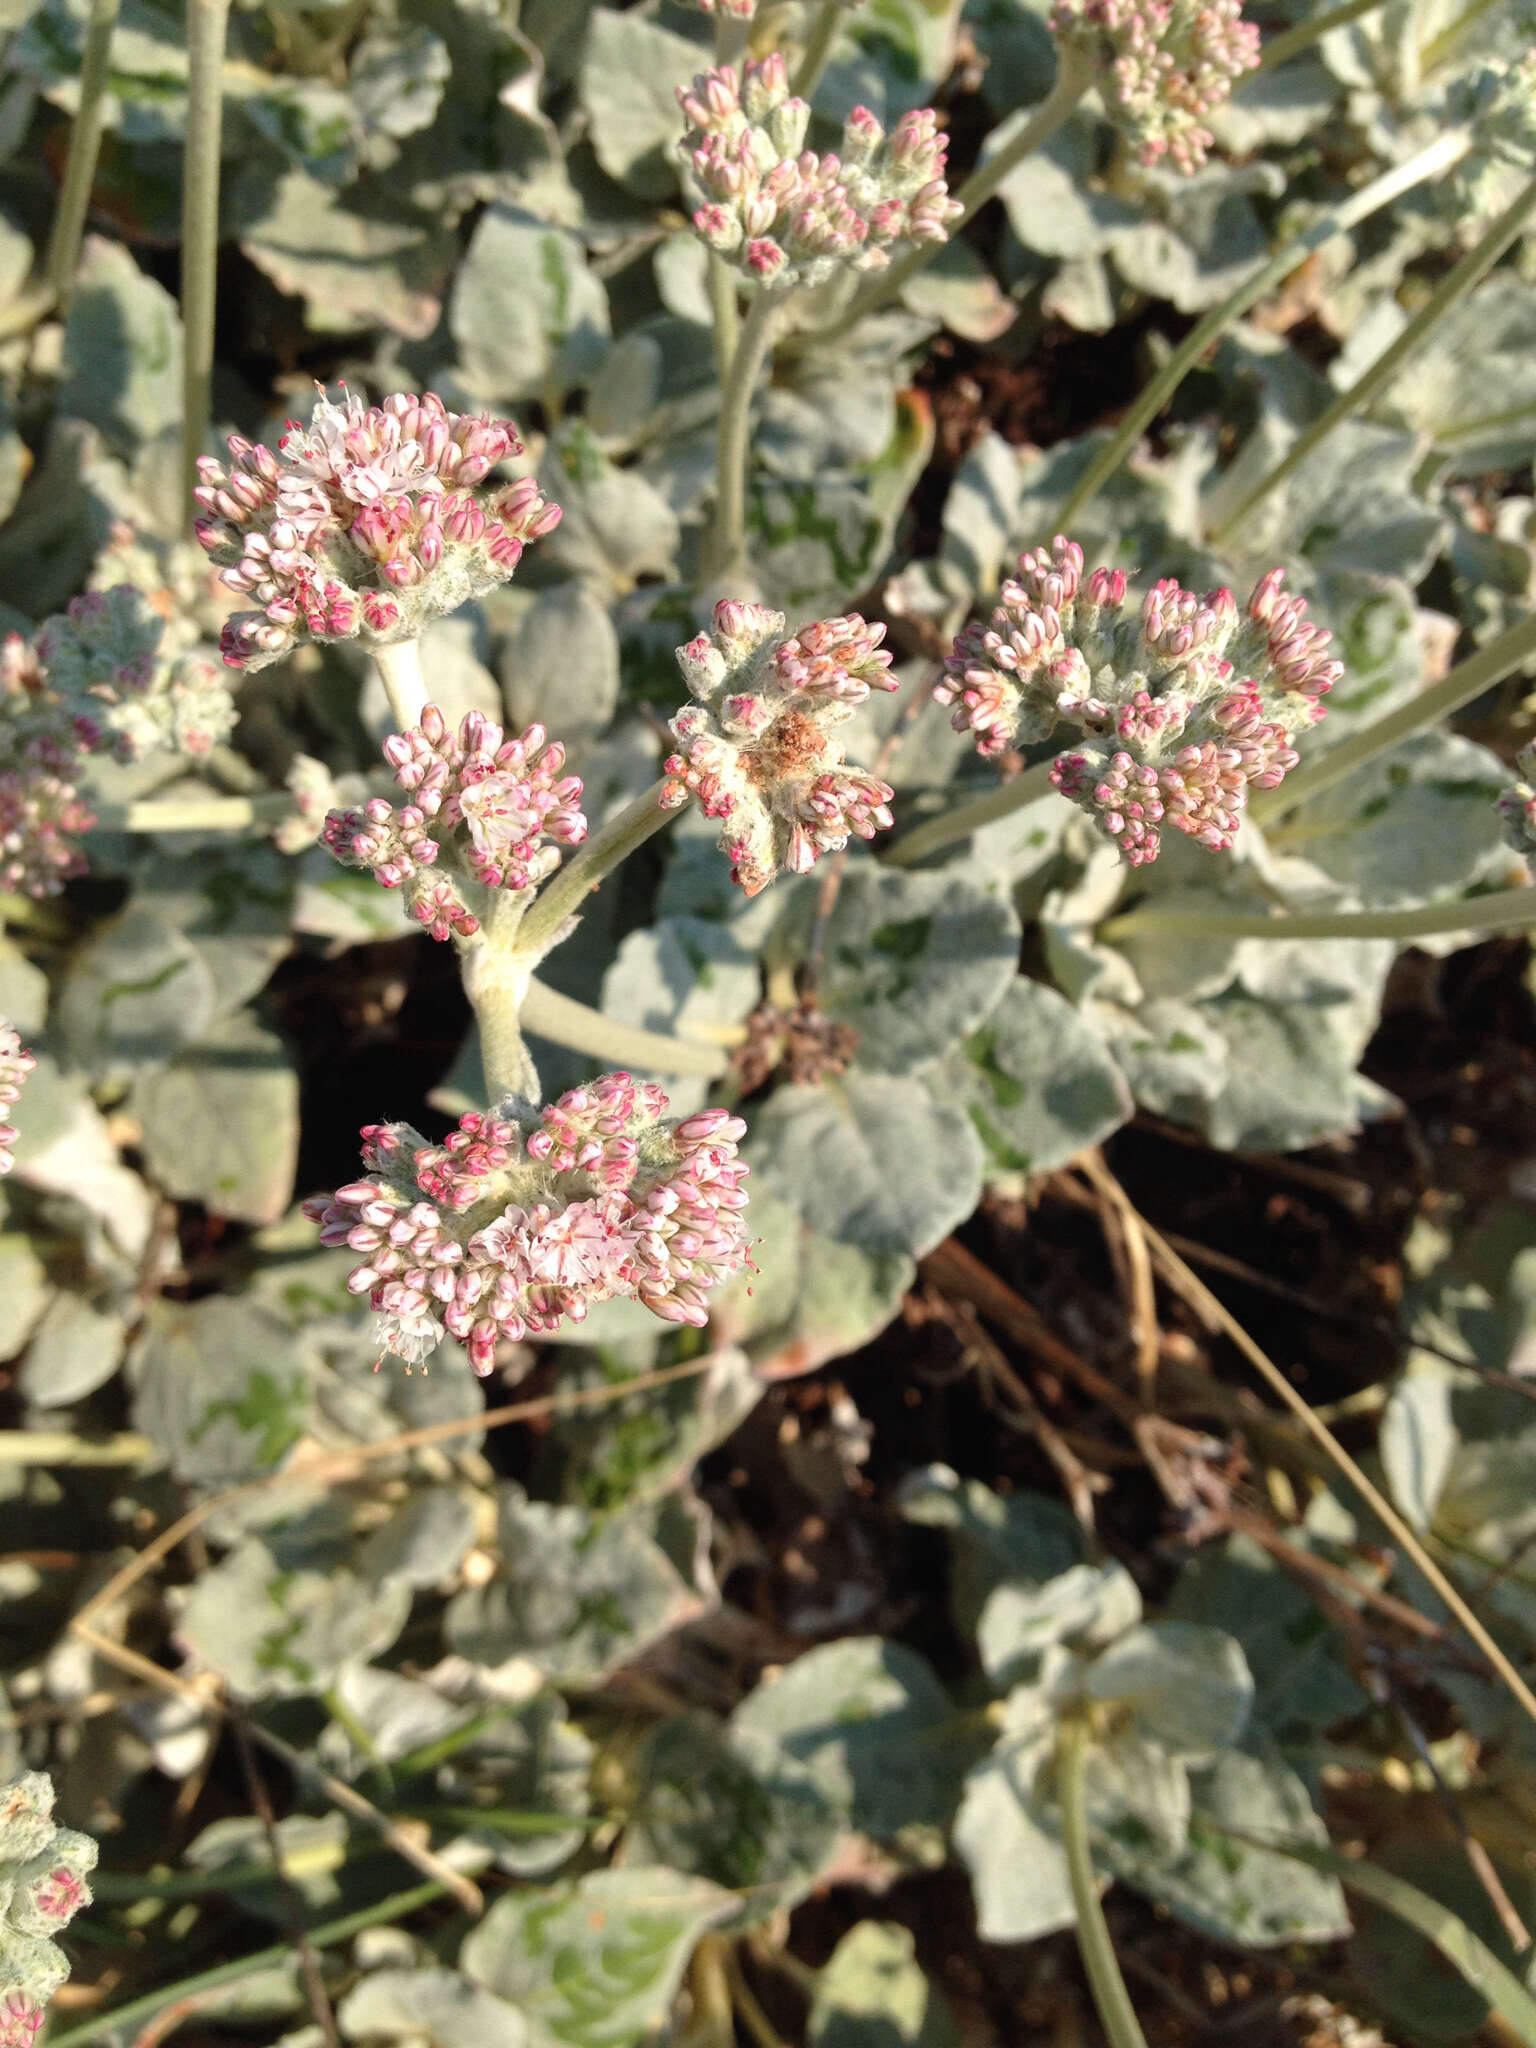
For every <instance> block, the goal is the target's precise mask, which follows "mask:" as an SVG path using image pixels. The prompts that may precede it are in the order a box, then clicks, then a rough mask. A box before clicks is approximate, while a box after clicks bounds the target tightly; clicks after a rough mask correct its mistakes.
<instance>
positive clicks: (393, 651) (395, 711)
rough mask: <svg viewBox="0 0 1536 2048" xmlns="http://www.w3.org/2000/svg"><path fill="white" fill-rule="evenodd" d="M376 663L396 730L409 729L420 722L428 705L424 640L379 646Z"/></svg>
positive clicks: (374, 661) (405, 730) (374, 662)
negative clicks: (422, 663)
mask: <svg viewBox="0 0 1536 2048" xmlns="http://www.w3.org/2000/svg"><path fill="white" fill-rule="evenodd" d="M373 665H374V667H375V668H376V669H377V670H378V672H379V681H380V682H381V683H382V684H383V685H384V694H385V696H386V697H387V698H388V699H389V715H390V717H391V718H392V719H393V720H394V721H395V730H396V732H409V731H410V729H411V727H412V726H413V725H420V723H421V714H422V712H423V711H425V710H426V708H427V684H426V678H425V677H424V676H423V675H422V672H421V643H420V641H418V640H394V641H391V642H390V644H389V645H388V646H386V647H375V648H374V650H373Z"/></svg>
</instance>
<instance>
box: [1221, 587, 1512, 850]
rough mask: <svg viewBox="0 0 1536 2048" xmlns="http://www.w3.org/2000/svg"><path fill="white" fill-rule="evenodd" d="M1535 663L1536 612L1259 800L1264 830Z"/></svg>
mask: <svg viewBox="0 0 1536 2048" xmlns="http://www.w3.org/2000/svg"><path fill="white" fill-rule="evenodd" d="M1533 658H1536V613H1533V614H1532V615H1531V616H1530V617H1528V618H1524V619H1518V620H1517V621H1516V622H1515V624H1514V625H1513V626H1509V627H1506V628H1505V630H1504V631H1503V632H1502V633H1500V634H1499V636H1498V638H1497V639H1495V640H1490V641H1489V642H1488V645H1487V646H1486V647H1481V648H1479V649H1478V651H1477V653H1476V654H1471V655H1468V657H1467V659H1466V660H1465V661H1462V662H1458V663H1457V665H1456V666H1455V668H1453V669H1452V670H1451V672H1450V674H1449V675H1448V676H1447V677H1446V678H1445V680H1444V681H1443V682H1439V683H1435V684H1434V685H1433V686H1432V687H1431V688H1430V689H1427V690H1421V691H1420V693H1419V695H1418V696H1417V697H1415V698H1413V699H1412V701H1411V702H1409V703H1407V704H1403V705H1401V706H1399V708H1398V709H1397V710H1396V711H1389V712H1388V713H1387V715H1386V716H1385V718H1378V719H1377V720H1376V721H1375V723H1374V724H1372V725H1367V726H1363V727H1362V728H1361V730H1360V731H1359V732H1356V733H1351V734H1350V736H1349V738H1348V739H1347V740H1340V742H1339V744H1338V745H1337V746H1336V747H1330V748H1329V750H1328V752H1327V753H1326V754H1320V755H1319V756H1318V758H1317V759H1316V760H1315V761H1308V762H1307V763H1306V764H1305V766H1303V767H1301V768H1298V769H1297V770H1296V772H1295V773H1294V774H1293V775H1288V776H1287V777H1286V779H1285V781H1284V782H1283V783H1282V784H1281V786H1280V787H1279V788H1278V789H1274V790H1267V791H1266V792H1265V793H1264V794H1263V795H1262V796H1260V797H1257V798H1255V800H1254V802H1253V804H1252V805H1251V806H1250V815H1251V816H1252V817H1253V818H1254V819H1255V820H1256V821H1257V822H1258V823H1259V824H1261V825H1262V824H1264V823H1265V822H1266V821H1267V820H1269V819H1272V818H1278V817H1283V816H1284V815H1285V814H1286V813H1287V812H1290V811H1294V810H1295V809H1296V807H1297V806H1298V804H1302V803H1305V802H1306V801H1307V799H1308V798H1309V797H1314V796H1320V795H1321V794H1322V792H1323V791H1324V790H1325V789H1332V788H1333V786H1334V784H1335V783H1338V782H1342V781H1344V780H1345V779H1346V777H1348V776H1350V775H1353V774H1354V773H1355V771H1356V769H1358V768H1363V767H1364V766H1365V764H1366V763H1367V762H1368V761H1374V760H1375V759H1376V757H1377V756H1378V755H1379V754H1385V753H1387V752H1388V751H1389V750H1390V749H1391V748H1393V747H1396V746H1401V744H1402V743H1403V741H1404V740H1407V739H1412V738H1413V736H1414V734H1415V733H1418V732H1423V731H1425V730H1426V728H1427V727H1429V726H1432V725H1438V724H1439V722H1440V720H1441V719H1442V718H1449V717H1450V715H1451V713H1452V712H1453V711H1459V710H1460V709H1461V707H1462V706H1463V704H1470V703H1471V701H1472V699H1473V698H1474V697H1480V696H1481V695H1482V693H1483V691H1484V690H1490V689H1492V687H1493V685H1494V684H1495V683H1499V682H1502V681H1503V680H1504V678H1505V676H1507V675H1511V674H1513V672H1514V671H1515V670H1516V669H1517V668H1520V667H1522V666H1523V665H1524V664H1525V663H1526V662H1528V661H1530V660H1532V659H1533Z"/></svg>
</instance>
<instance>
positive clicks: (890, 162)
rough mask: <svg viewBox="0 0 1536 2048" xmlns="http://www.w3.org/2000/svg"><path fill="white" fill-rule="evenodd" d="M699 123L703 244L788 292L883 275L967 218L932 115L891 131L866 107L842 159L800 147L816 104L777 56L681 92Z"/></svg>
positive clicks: (850, 130)
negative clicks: (904, 250) (850, 274)
mask: <svg viewBox="0 0 1536 2048" xmlns="http://www.w3.org/2000/svg"><path fill="white" fill-rule="evenodd" d="M678 103H679V105H680V106H681V107H682V110H683V112H684V114H686V115H687V117H688V120H689V122H690V123H691V124H692V125H691V126H690V128H689V130H688V133H687V134H686V135H685V136H684V138H683V142H682V145H681V146H682V151H683V155H684V158H685V161H686V163H687V165H688V168H689V172H690V175H691V180H692V183H693V185H694V187H695V188H696V190H697V192H698V193H699V194H700V195H701V197H702V204H700V205H699V206H698V207H696V209H695V211H694V215H693V224H694V227H695V229H696V230H697V232H698V234H699V235H700V237H701V239H702V240H703V241H704V242H705V243H707V244H708V246H709V247H710V248H711V249H713V250H714V251H715V253H716V255H718V256H723V257H724V258H725V259H726V260H727V262H729V263H731V264H733V265H734V266H735V267H736V268H737V269H738V270H740V271H742V272H743V273H744V274H745V275H747V276H749V277H753V278H755V279H757V280H758V282H759V283H761V284H767V285H775V286H778V287H780V288H781V289H786V290H787V289H788V288H790V287H791V286H794V285H809V284H820V283H822V282H823V281H824V280H825V279H827V278H829V277H830V276H831V275H832V274H833V272H834V271H835V270H836V269H838V268H839V267H840V266H845V267H847V268H850V269H853V270H876V269H880V268H882V267H883V266H884V265H885V264H887V263H889V262H890V260H891V255H892V252H893V251H894V250H896V249H898V248H900V247H901V246H902V245H904V244H905V245H912V244H918V243H936V242H943V241H946V240H947V239H948V237H949V226H950V222H951V221H953V220H955V219H956V218H957V217H958V215H959V213H960V211H961V208H960V205H959V203H958V201H956V200H954V199H952V198H951V197H950V196H949V188H948V186H947V185H946V184H945V182H944V164H945V157H946V149H947V145H946V142H945V138H944V136H943V134H942V133H941V132H940V130H939V127H938V117H937V115H936V114H935V113H934V111H933V109H932V108H931V107H922V108H915V109H913V111H911V112H910V113H906V114H903V115H902V116H901V118H900V120H899V121H898V122H897V123H896V126H895V127H894V128H893V129H892V130H891V132H890V133H889V134H887V133H886V131H885V129H884V128H883V127H882V126H881V124H880V122H879V121H877V120H876V118H875V116H874V115H873V114H872V113H871V112H870V111H869V109H868V108H867V107H855V108H854V110H853V112H852V113H851V114H850V115H849V116H848V119H847V121H846V122H845V123H844V125H843V141H842V150H841V154H839V155H832V154H830V153H829V154H826V155H823V156H818V155H817V154H816V153H815V152H814V151H813V150H807V149H804V148H802V144H803V143H804V141H805V132H806V127H807V124H808V122H809V120H810V112H811V110H810V108H809V107H808V106H807V105H806V103H805V101H804V100H801V99H796V98H794V97H793V96H792V95H791V93H790V90H789V72H788V69H787V67H786V65H785V62H784V59H783V57H782V56H780V55H779V54H778V53H777V52H775V53H774V54H773V55H772V56H770V57H765V58H763V59H762V60H761V62H757V61H754V60H752V59H750V58H749V59H748V61H747V62H746V64H745V65H744V66H743V67H742V69H741V71H740V73H739V74H738V73H737V71H736V70H735V68H734V67H733V66H731V65H728V64H726V65H720V66H719V67H717V68H716V69H715V70H713V71H707V72H703V73H701V74H700V76H699V77H697V78H696V79H695V80H694V81H693V84H692V86H691V87H687V88H683V87H679V88H678Z"/></svg>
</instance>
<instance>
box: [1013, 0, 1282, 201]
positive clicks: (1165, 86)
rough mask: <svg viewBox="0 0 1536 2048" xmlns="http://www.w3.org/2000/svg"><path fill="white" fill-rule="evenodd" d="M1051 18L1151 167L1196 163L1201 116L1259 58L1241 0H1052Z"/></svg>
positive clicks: (1202, 147)
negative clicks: (1086, 59) (1093, 69)
mask: <svg viewBox="0 0 1536 2048" xmlns="http://www.w3.org/2000/svg"><path fill="white" fill-rule="evenodd" d="M1051 26H1052V28H1053V29H1054V30H1055V31H1056V33H1057V35H1058V36H1060V37H1062V38H1064V39H1066V40H1069V41H1071V42H1072V43H1074V44H1076V45H1077V46H1078V47H1079V48H1080V49H1083V50H1085V51H1086V52H1087V53H1089V55H1090V56H1091V57H1092V58H1093V60H1094V61H1095V63H1096V64H1097V65H1098V66H1099V67H1100V68H1101V70H1102V71H1103V73H1104V91H1103V99H1104V111H1105V112H1106V114H1108V116H1109V118H1110V120H1111V121H1113V122H1114V123H1115V125H1116V127H1118V128H1120V129H1123V130H1124V132H1125V133H1126V134H1127V135H1128V136H1129V137H1130V139H1131V141H1133V142H1134V143H1135V145H1136V147H1137V150H1138V152H1139V154H1140V157H1141V161H1142V162H1143V163H1144V164H1146V165H1148V166H1150V165H1153V164H1156V163H1158V162H1160V161H1161V160H1162V159H1163V158H1164V157H1166V158H1167V159H1168V161H1169V162H1170V163H1171V164H1172V165H1173V166H1174V168H1175V169H1176V170H1180V171H1197V170H1199V168H1200V166H1201V165H1202V164H1203V163H1204V162H1205V160H1206V153H1207V151H1208V150H1209V149H1210V148H1211V146H1212V143H1213V142H1214V140H1215V138H1214V137H1213V136H1212V134H1211V131H1210V130H1209V129H1208V128H1207V127H1206V126H1205V125H1204V121H1205V117H1206V115H1207V114H1209V113H1211V112H1212V111H1213V110H1214V109H1215V108H1217V107H1219V106H1220V105H1221V104H1222V102H1223V101H1224V100H1226V99H1228V98H1230V97H1231V93H1232V88H1233V87H1234V86H1235V85H1236V84H1237V82H1238V80H1239V79H1240V78H1241V77H1242V76H1243V74H1244V73H1245V72H1248V71H1253V70H1255V69H1256V68H1257V66H1258V62H1259V32H1258V30H1257V29H1256V28H1255V27H1254V25H1253V24H1252V22H1248V21H1244V19H1243V15H1242V7H1241V0H1055V6H1054V7H1053V8H1052V11H1051Z"/></svg>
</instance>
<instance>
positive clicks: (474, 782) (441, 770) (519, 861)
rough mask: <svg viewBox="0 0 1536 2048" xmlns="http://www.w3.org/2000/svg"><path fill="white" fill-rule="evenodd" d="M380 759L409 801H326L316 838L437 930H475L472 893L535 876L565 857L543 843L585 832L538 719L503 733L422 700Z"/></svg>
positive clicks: (574, 795)
mask: <svg viewBox="0 0 1536 2048" xmlns="http://www.w3.org/2000/svg"><path fill="white" fill-rule="evenodd" d="M384 758H385V760H386V761H388V763H389V765H390V767H391V768H393V769H394V771H395V781H396V782H397V783H398V785H399V787H400V789H401V791H402V792H403V794H404V795H405V797H406V799H407V800H406V802H405V803H404V804H402V805H399V806H398V807H397V806H396V805H394V804H391V803H388V802H386V801H385V799H384V798H383V797H370V798H369V800H368V802H367V803H365V804H363V805H362V806H361V808H359V809H356V810H337V811H332V812H331V813H330V814H329V815H328V817H327V818H326V820H325V824H324V826H323V828H322V830H321V837H322V838H323V840H324V842H325V844H326V846H327V847H328V848H329V850H330V851H331V853H332V854H334V855H335V857H336V859H337V860H339V861H340V862H341V863H342V864H343V865H344V866H346V867H352V868H367V869H368V870H369V872H370V873H371V874H372V875H373V876H374V878H375V880H376V881H378V882H380V883H382V885H383V886H384V887H385V888H386V889H403V890H404V891H405V895H406V902H407V905H408V907H409V910H410V914H411V916H412V917H414V918H415V919H416V921H417V922H418V924H424V925H425V926H426V927H427V929H428V930H429V931H430V932H431V934H432V936H433V938H434V939H448V938H451V937H458V938H461V939H469V938H473V937H474V935H475V933H476V932H477V931H478V930H479V928H480V919H479V916H478V914H477V912H476V910H475V908H474V903H475V900H476V898H477V896H480V895H481V894H483V892H484V891H486V890H493V889H532V888H534V887H536V886H537V884H538V883H540V882H542V881H543V880H544V878H545V877H546V876H547V875H549V874H551V873H552V872H553V871H554V869H555V868H556V867H558V866H559V864H560V855H559V852H558V850H557V846H556V845H554V844H551V843H550V842H551V841H555V842H558V844H559V845H560V846H579V845H580V844H581V842H582V840H583V839H585V838H586V836H587V821H586V818H585V817H584V816H583V814H582V811H581V808H580V803H579V799H580V796H581V779H580V777H579V776H576V775H562V774H561V772H560V771H561V770H562V769H563V768H564V766H565V749H564V747H562V746H561V745H560V743H559V742H558V741H557V740H548V739H547V737H546V734H545V731H544V728H543V726H542V725H530V726H529V728H528V730H527V731H526V732H525V733H523V734H521V735H520V736H519V737H518V738H515V739H509V738H508V737H507V736H506V735H505V734H504V733H503V731H502V729H501V727H500V726H499V725H496V724H495V723H493V721H492V720H491V719H489V718H487V717H486V716H485V715H484V713H483V712H479V711H469V712H466V713H465V715H464V717H463V719H462V720H461V721H460V724H459V727H458V730H457V731H455V730H454V728H453V727H452V726H451V725H450V724H449V723H448V720H447V718H446V717H445V716H444V715H443V713H442V711H441V710H439V708H438V707H437V705H435V704H428V705H427V706H426V708H425V709H424V710H423V712H422V714H421V724H420V725H419V726H415V727H413V728H412V729H411V731H409V732H396V733H391V734H390V736H389V738H388V739H387V740H386V741H385V742H384Z"/></svg>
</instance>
